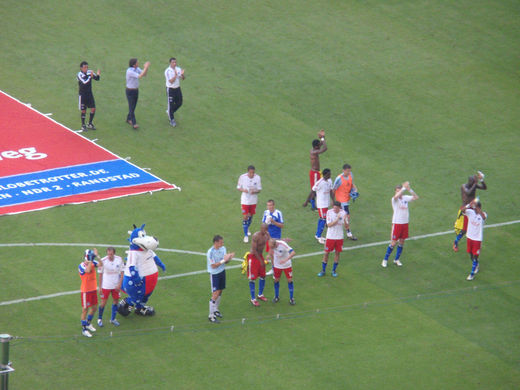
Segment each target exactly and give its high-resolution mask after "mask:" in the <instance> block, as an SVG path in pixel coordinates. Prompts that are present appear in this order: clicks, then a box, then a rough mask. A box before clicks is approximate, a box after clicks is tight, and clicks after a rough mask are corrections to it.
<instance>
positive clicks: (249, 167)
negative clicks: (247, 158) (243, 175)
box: [247, 165, 255, 171]
mask: <svg viewBox="0 0 520 390" xmlns="http://www.w3.org/2000/svg"><path fill="white" fill-rule="evenodd" d="M251 169H252V170H253V171H254V170H255V166H254V165H250V166H248V167H247V170H248V171H250V170H251Z"/></svg>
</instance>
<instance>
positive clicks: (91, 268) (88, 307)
mask: <svg viewBox="0 0 520 390" xmlns="http://www.w3.org/2000/svg"><path fill="white" fill-rule="evenodd" d="M96 259H99V256H98V251H97V249H96V248H94V249H87V250H85V253H84V258H83V262H81V263H80V265H79V266H78V272H79V277H80V278H81V290H80V291H81V309H82V310H81V327H82V331H81V334H82V335H83V336H85V337H92V333H90V332H95V331H96V328H94V327H93V326H92V324H91V322H92V318H94V313H95V312H96V309H97V304H98V300H97V279H96V268H97V267H98V265H99V262H98V261H97V260H96Z"/></svg>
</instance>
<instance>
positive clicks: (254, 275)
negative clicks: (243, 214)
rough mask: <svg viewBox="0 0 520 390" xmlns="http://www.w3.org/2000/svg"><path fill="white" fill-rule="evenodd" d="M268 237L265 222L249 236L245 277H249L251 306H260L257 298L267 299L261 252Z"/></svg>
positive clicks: (263, 262)
mask: <svg viewBox="0 0 520 390" xmlns="http://www.w3.org/2000/svg"><path fill="white" fill-rule="evenodd" d="M269 238H270V237H269V233H268V231H267V224H265V223H263V224H262V225H261V227H260V231H258V232H256V233H255V234H253V236H252V237H251V252H250V253H249V254H248V255H247V262H248V267H247V279H249V291H250V293H251V304H252V305H253V306H260V304H259V303H258V301H257V298H258V299H260V300H261V301H264V302H266V301H267V298H266V297H264V287H265V261H264V256H263V254H262V252H263V251H264V248H265V244H266V243H267V240H269ZM256 279H259V282H258V297H255V290H256V285H255V280H256Z"/></svg>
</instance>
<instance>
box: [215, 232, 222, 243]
mask: <svg viewBox="0 0 520 390" xmlns="http://www.w3.org/2000/svg"><path fill="white" fill-rule="evenodd" d="M220 240H223V237H222V236H220V235H218V234H217V235H215V237H213V242H219V241H220Z"/></svg>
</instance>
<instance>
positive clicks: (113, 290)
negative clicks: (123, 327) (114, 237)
mask: <svg viewBox="0 0 520 390" xmlns="http://www.w3.org/2000/svg"><path fill="white" fill-rule="evenodd" d="M124 269H125V263H124V262H123V259H122V258H121V257H120V256H117V255H116V250H115V249H114V248H113V247H108V248H107V255H106V256H105V257H103V258H102V259H101V264H100V267H99V268H98V273H99V286H100V287H101V304H100V305H99V312H98V320H97V323H98V325H99V326H103V312H104V311H105V305H106V304H107V301H108V298H109V297H110V296H111V295H112V315H111V317H110V323H111V324H112V325H114V326H119V321H118V320H116V315H117V304H118V302H119V297H120V291H121V285H122V284H123V275H124Z"/></svg>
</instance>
